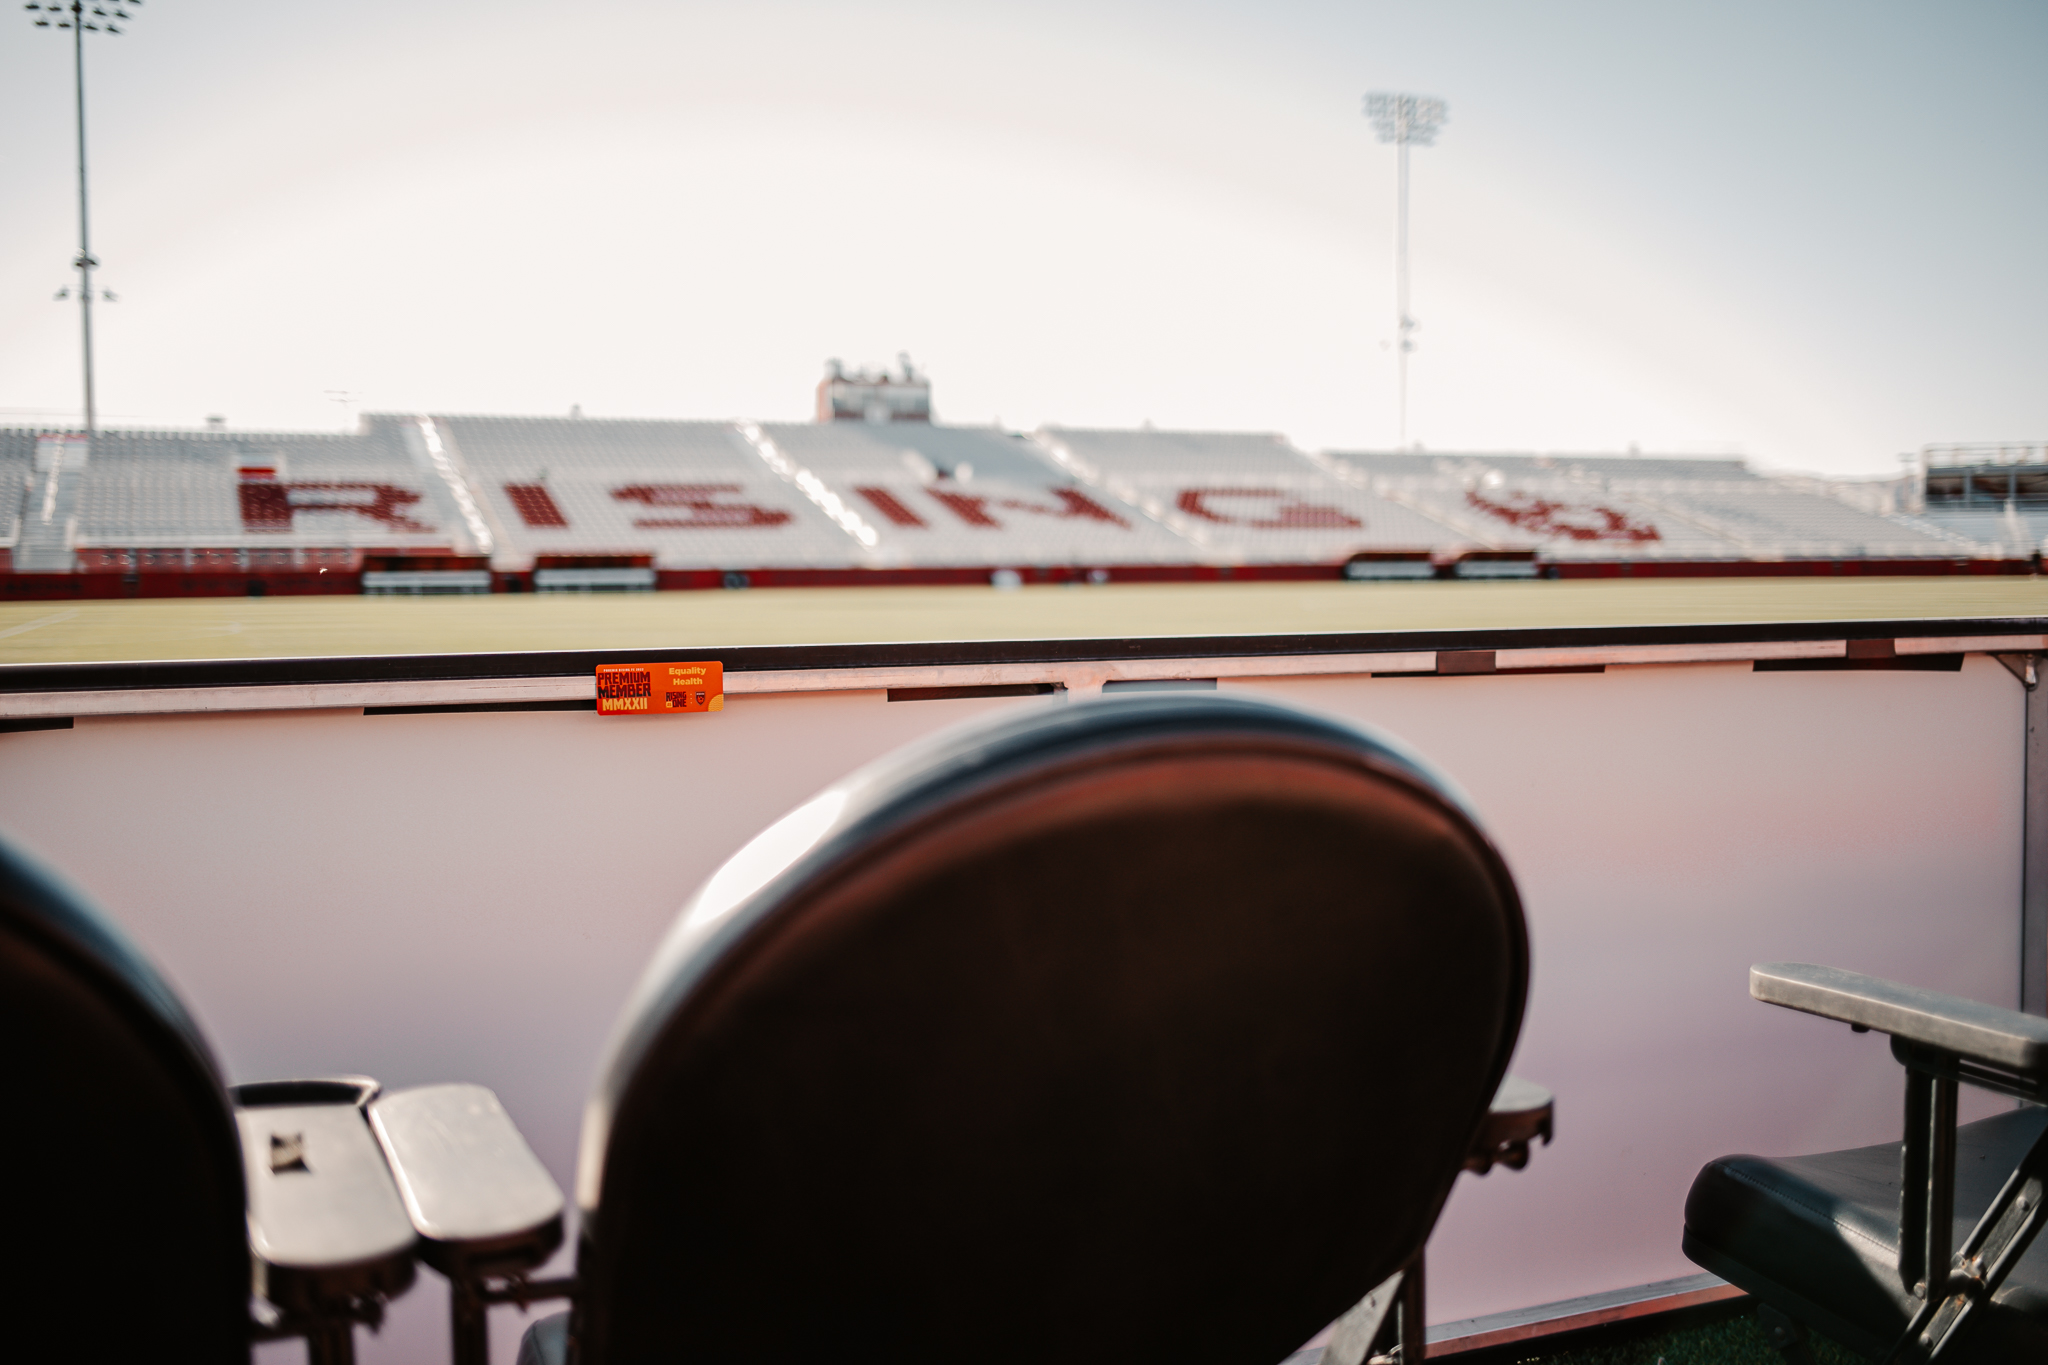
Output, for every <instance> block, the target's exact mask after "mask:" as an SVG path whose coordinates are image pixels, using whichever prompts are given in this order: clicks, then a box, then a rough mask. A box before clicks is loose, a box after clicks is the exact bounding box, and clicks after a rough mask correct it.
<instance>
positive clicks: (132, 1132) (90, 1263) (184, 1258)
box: [0, 844, 249, 1362]
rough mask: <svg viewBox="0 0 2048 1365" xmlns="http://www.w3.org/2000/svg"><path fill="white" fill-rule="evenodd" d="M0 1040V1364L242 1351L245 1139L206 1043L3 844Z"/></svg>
mask: <svg viewBox="0 0 2048 1365" xmlns="http://www.w3.org/2000/svg"><path fill="white" fill-rule="evenodd" d="M0 1037H4V1038H5V1039H6V1053H7V1059H8V1060H7V1086H8V1103H7V1106H6V1119H5V1122H4V1124H0V1131H4V1133H5V1136H4V1138H0V1172H4V1177H5V1179H6V1181H7V1186H8V1194H7V1200H6V1210H7V1212H6V1224H7V1232H6V1236H7V1239H8V1241H9V1243H10V1246H9V1248H8V1250H9V1253H10V1254H9V1256H8V1258H7V1259H8V1263H9V1265H10V1267H11V1268H10V1269H9V1271H8V1274H7V1300H8V1302H9V1303H10V1304H11V1305H13V1307H14V1310H15V1311H13V1312H10V1313H9V1315H8V1321H7V1323H6V1325H5V1327H4V1328H0V1332H4V1336H5V1340H6V1342H7V1354H8V1355H9V1357H10V1358H18V1359H22V1360H80V1361H100V1360H104V1361H124V1362H125V1361H151V1360H192V1361H226V1360H243V1361H246V1360H247V1359H248V1358H249V1344H248V1338H249V1328H248V1303H249V1252H248V1232H247V1228H246V1224H245V1221H244V1212H243V1210H244V1201H243V1191H242V1169H241V1159H240V1155H239V1152H240V1148H239V1146H238V1143H237V1139H236V1136H235V1128H234V1120H233V1117H232V1114H231V1111H230V1109H229V1106H228V1099H227V1095H226V1092H225V1091H224V1090H223V1089H222V1086H221V1082H220V1078H219V1075H218V1073H217V1072H216V1070H215V1068H214V1065H213V1061H212V1059H211V1057H210V1056H209V1055H208V1053H207V1049H206V1045H205V1043H204V1042H203V1041H202V1040H201V1039H200V1036H199V1033H198V1030H197V1029H196V1028H195V1027H194V1026H193V1023H192V1020H191V1019H190V1017H189V1016H188V1015H187V1014H186V1013H185V1010H184V1008H183V1007H182V1006H181V1005H180V1004H179V1003H178V1000H177V997H176V996H175V995H174V994H172V992H171V990H170V988H169V987H168V986H167V985H166V984H165V983H164V981H163V979H162V978H161V977H160V976H158V975H157V973H156V971H155V970H154V969H153V968H151V966H150V965H149V963H148V962H147V961H146V960H145V959H144V958H143V957H142V955H141V954H140V953H138V952H137V951H136V950H135V948H134V947H133V946H132V945H130V944H129V943H128V942H127V940H126V939H125V938H124V937H123V936H122V935H121V934H120V933H119V932H118V931H117V930H116V929H114V927H113V926H112V925H110V924H109V923H108V922H107V921H106V920H105V919H103V918H102V917H101V916H100V915H99V914H97V913H96V912H95V911H93V910H92V908H91V907H90V906H89V905H87V904H86V903H85V901H84V900H83V899H82V898H80V897H79V896H78V895H77V893H76V892H74V891H72V890H71V889H70V888H68V887H66V886H64V885H63V884H62V883H60V882H59V881H57V880H56V879H55V878H53V877H52V876H51V875H50V874H49V873H47V872H45V871H44V870H42V869H41V868H39V867H36V866H35V865H34V864H32V863H31V862H29V861H28V860H27V859H25V858H24V857H22V856H21V855H20V854H19V853H17V852H15V851H14V850H12V849H10V848H8V847H7V846H6V845H5V844H0Z"/></svg>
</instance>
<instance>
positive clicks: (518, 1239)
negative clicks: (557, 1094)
mask: <svg viewBox="0 0 2048 1365" xmlns="http://www.w3.org/2000/svg"><path fill="white" fill-rule="evenodd" d="M369 1117H370V1127H371V1128H372V1129H373V1130H375V1132H376V1134H377V1141H378V1142H379V1143H381V1144H382V1145H383V1148H384V1156H385V1159H386V1160H388V1161H389V1162H390V1163H391V1172H392V1175H393V1176H395V1177H396V1179H397V1181H398V1189H399V1193H400V1195H401V1197H402V1198H403V1199H404V1201H405V1210H406V1214H407V1216H408V1217H410V1218H411V1220H412V1225H413V1227H414V1228H415V1229H417V1230H418V1232H419V1235H420V1259H422V1260H424V1261H425V1262H426V1263H427V1264H428V1265H430V1266H432V1267H434V1269H436V1270H438V1271H440V1272H441V1273H442V1274H443V1275H445V1276H447V1278H448V1283H449V1287H450V1290H451V1292H450V1294H449V1305H448V1307H449V1316H450V1327H451V1333H452V1338H453V1344H454V1362H455V1365H487V1362H488V1361H489V1359H490V1337H489V1333H488V1330H487V1328H486V1324H485V1314H486V1310H487V1309H488V1308H489V1307H490V1305H491V1304H494V1303H517V1304H519V1305H520V1306H521V1307H524V1306H526V1305H527V1304H528V1303H531V1302H534V1301H536V1300H540V1299H551V1298H564V1297H571V1296H573V1295H574V1292H575V1285H574V1282H573V1281H571V1280H565V1279H558V1280H545V1281H534V1280H530V1279H528V1278H527V1275H528V1273H529V1272H531V1271H533V1270H537V1269H539V1268H540V1266H541V1265H543V1264H544V1263H545V1262H546V1261H547V1259H548V1258H549V1257H550V1256H552V1255H553V1254H554V1253H555V1249H556V1248H558V1247H559V1246H561V1244H562V1212H563V1201H562V1191H561V1187H560V1186H558V1185H556V1184H555V1181H554V1178H553V1177H552V1176H550V1175H549V1174H548V1172H547V1168H546V1167H545V1166H543V1165H541V1163H540V1158H538V1157H536V1156H535V1155H534V1154H533V1149H532V1148H531V1147H529V1146H527V1145H526V1139H525V1138H524V1137H522V1136H521V1135H520V1132H519V1129H518V1127H517V1126H516V1125H514V1124H513V1122H512V1116H511V1115H510V1114H507V1113H506V1112H505V1107H504V1106H503V1105H501V1104H500V1103H498V1097H497V1096H496V1095H494V1094H492V1093H491V1092H490V1091H489V1090H487V1089H485V1088H484V1087H483V1086H480V1085H425V1086H420V1087H419V1088H417V1089H414V1090H401V1091H398V1092H397V1093H395V1094H390V1095H386V1096H384V1097H383V1098H381V1099H379V1100H377V1101H375V1102H374V1103H372V1104H371V1105H370V1110H369ZM494 1280H495V1281H498V1282H499V1283H495V1284H494V1283H492V1281H494Z"/></svg>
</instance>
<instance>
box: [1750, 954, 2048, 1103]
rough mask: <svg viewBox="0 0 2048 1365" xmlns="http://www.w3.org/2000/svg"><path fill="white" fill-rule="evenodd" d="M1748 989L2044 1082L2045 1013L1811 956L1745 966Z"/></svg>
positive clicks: (2047, 1055) (2047, 1053) (2047, 1062)
mask: <svg viewBox="0 0 2048 1365" xmlns="http://www.w3.org/2000/svg"><path fill="white" fill-rule="evenodd" d="M1749 993H1750V994H1751V995H1752V996H1754V997H1755V998H1757V999H1758V1000H1761V1001H1763V1002H1764V1003H1765V1004H1769V1005H1783V1006H1784V1007H1785V1008H1787V1009H1794V1010H1800V1011H1802V1012H1804V1013H1807V1014H1817V1015H1819V1016H1820V1017H1821V1018H1823V1019H1836V1020H1839V1021H1841V1022H1842V1023H1845V1024H1847V1025H1849V1026H1850V1027H1851V1028H1854V1029H1857V1030H1859V1031H1863V1030H1869V1031H1873V1032H1877V1033H1885V1034H1889V1035H1891V1036H1892V1038H1894V1039H1896V1040H1899V1041H1901V1042H1904V1043H1908V1044H1913V1045H1915V1046H1917V1047H1919V1048H1923V1049H1928V1050H1931V1051H1933V1052H1936V1053H1944V1054H1947V1055H1949V1056H1952V1057H1956V1058H1960V1059H1961V1060H1963V1061H1966V1062H1973V1063H1976V1064H1978V1065H1980V1066H1985V1067H1989V1068H1992V1069H1993V1070H1995V1071H2000V1072H2005V1073H2007V1074H2009V1075H2011V1076H2015V1077H2019V1078H2022V1079H2025V1080H2029V1081H2032V1082H2035V1083H2036V1084H2040V1083H2042V1082H2048V1019H2042V1018H2038V1017H2036V1016H2034V1015H2031V1014H2021V1013H2020V1012H2019V1011H2018V1010H2008V1009H2000V1008H1999V1007H1998V1006H1996V1005H1986V1004H1982V1003H1980V1002H1978V1001H1975V1000H1965V999H1963V998H1962V997H1960V996H1954V995H1943V994H1942V993H1941V992H1939V991H1930V990H1922V989H1921V988H1920V987H1918V986H1907V985H1902V984H1900V983H1899V982H1896V981H1886V980H1885V979H1884V978H1882V977H1876V976H1864V975H1862V974H1861V973H1859V972H1846V971H1843V970H1841V969H1840V968H1838V967H1821V966H1816V965H1814V964H1812V963H1809V962H1764V963H1759V964H1757V965H1756V966H1754V967H1751V968H1750V969H1749Z"/></svg>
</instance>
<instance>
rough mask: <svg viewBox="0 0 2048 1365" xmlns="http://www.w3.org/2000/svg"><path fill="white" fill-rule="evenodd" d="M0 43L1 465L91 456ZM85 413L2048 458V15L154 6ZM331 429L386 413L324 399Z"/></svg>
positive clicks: (65, 172) (181, 2)
mask: <svg viewBox="0 0 2048 1365" xmlns="http://www.w3.org/2000/svg"><path fill="white" fill-rule="evenodd" d="M10 13H11V17H9V15H8V14H0V108H4V119H0V186H4V199H0V202H4V204H5V212H4V213H0V424H22V423H29V422H38V421H57V420H64V419H66V417H67V415H68V417H69V420H76V418H75V414H76V411H77V407H78V404H79V398H78V378H77V318H76V311H75V307H72V306H67V305H64V304H60V303H56V302H53V301H52V300H51V295H52V294H54V293H55V292H56V291H57V290H58V289H59V288H61V287H63V286H64V285H65V284H66V283H67V280H68V278H69V271H68V269H67V266H68V262H69V260H70V254H71V251H72V243H73V240H74V233H75V230H76V229H75V220H74V212H75V208H74V199H73V187H72V180H71V174H72V172H71V154H72V145H71V120H70V99H71V87H70V65H69V46H68V41H69V40H68V35H66V36H63V37H60V36H59V35H58V34H56V33H55V32H54V31H51V30H38V29H35V28H33V27H31V25H30V22H29V18H28V16H27V15H26V14H24V13H22V12H21V11H19V10H18V9H16V10H12V11H10ZM87 67H88V70H87V81H88V96H89V118H90V120H91V129H90V132H91V154H92V158H93V169H94V177H93V186H94V195H95V206H94V207H95V212H94V218H95V226H94V247H95V250H96V252H97V254H98V255H99V256H100V258H101V260H102V262H103V263H104V265H103V271H102V275H101V282H102V283H103V285H104V286H105V287H107V288H109V289H112V290H113V291H115V293H116V294H118V295H119V296H120V302H118V303H116V304H112V305H109V306H106V307H104V308H102V309H101V310H99V317H100V323H101V326H100V331H101V349H100V392H101V398H100V408H101V412H102V414H103V415H104V418H105V420H107V421H108V422H109V423H110V424H118V425H141V424H150V425H172V426H196V425H199V424H200V423H201V422H202V421H203V420H204V418H205V417H206V415H207V414H209V413H220V414H223V415H225V416H226V418H227V420H228V423H229V425H230V427H231V428H242V429H250V428H257V427H285V428H329V429H334V428H339V427H340V426H342V425H344V423H345V422H347V421H348V420H349V412H350V411H351V410H353V411H370V410H386V411H389V410H403V411H412V410H418V411H439V412H492V413H542V414H546V413H566V412H567V411H568V410H569V407H570V405H571V404H581V405H582V408H583V410H584V411H585V412H586V413H588V414H590V415H592V416H648V417H695V418H727V417H750V418H756V419H796V418H802V417H805V416H807V415H808V413H809V407H810V402H811V390H812V387H813V385H814V384H815V382H816V380H817V377H818V375H819V373H820V371H821V367H822V364H823V362H824V361H825V359H826V358H827V357H830V356H837V357H841V358H843V359H845V360H847V361H848V362H851V363H859V362H870V363H874V362H884V361H890V360H893V358H894V357H895V355H896V354H897V353H898V352H899V351H908V352H909V353H910V354H911V355H912V356H913V358H914V359H915V360H916V361H917V363H918V364H919V365H920V367H922V368H924V369H926V370H928V371H929V373H930V374H931V376H932V378H933V383H934V394H935V401H936V404H937V407H938V410H939V415H940V417H941V419H942V420H945V421H950V422H961V423H984V422H991V421H997V420H1000V421H1001V422H1002V423H1003V424H1004V425H1006V426H1010V427H1018V428H1029V427H1032V426H1036V425H1037V424H1039V423H1041V422H1051V423H1059V424H1065V425H1110V426H1128V425H1136V424H1138V423H1140V422H1144V421H1151V422H1153V423H1156V424H1157V425H1160V426H1172V427H1194V428H1207V429H1259V430H1277V431H1282V432H1285V433H1287V434H1288V435H1290V436H1291V437H1293V438H1294V439H1295V440H1296V441H1297V442H1300V443H1302V444H1304V445H1308V446H1311V447H1336V448H1356V447H1368V446H1370V447H1386V446H1390V445H1391V444H1393V442H1394V439H1395V424H1394V379H1393V362H1392V355H1391V353H1390V352H1389V351H1388V350H1387V349H1385V343H1386V342H1387V340H1388V339H1389V338H1390V336H1391V332H1392V314H1393V281H1392V265H1391V258H1392V245H1391V244H1392V236H1393V183H1394V154H1393V151H1392V149H1391V148H1389V147H1385V146H1382V145H1379V144H1378V143H1377V142H1376V141H1375V139H1374V137H1373V134H1372V131H1371V128H1370V126H1369V125H1368V124H1367V123H1366V121H1365V119H1364V118H1363V116H1362V114H1361V112H1360V102H1361V97H1362V96H1363V95H1364V94H1365V93H1366V92H1367V91H1369V90H1376V89H1391V90H1407V91H1413V92H1417V93H1423V94H1429V95H1435V96H1439V97H1441V98H1443V99H1445V100H1446V101H1448V103H1449V105H1450V122H1449V124H1448V126H1447V127H1446V128H1445V129H1444V131H1443V134H1442V136H1441V137H1440V139H1439V142H1438V145H1437V146H1435V147H1433V148H1427V149H1420V150H1418V151H1416V152H1415V153H1414V172H1413V174H1414V181H1413V193H1414V227H1413V233H1414V248H1413V279H1414V284H1413V290H1414V313H1415V316H1416V317H1417V318H1419V319H1420V321H1421V323H1422V329H1421V331H1420V333H1419V334H1418V338H1419V343H1420V345H1419V349H1418V350H1417V352H1416V354H1415V356H1414V358H1413V370H1412V381H1411V382H1412V388H1411V400H1410V401H1411V423H1410V434H1411V437H1412V439H1414V440H1416V441H1419V442H1421V443H1422V444H1423V445H1424V446H1426V447H1428V448H1432V449H1443V450H1449V449H1509V450H1566V449H1578V450H1602V449H1605V450H1616V449H1622V448H1625V447H1627V446H1628V445H1630V444H1631V443H1634V444H1637V445H1640V446H1641V447H1642V448H1643V449H1644V450H1645V451H1680V452H1696V451H1716V452H1731V453H1741V454H1745V455H1748V456H1750V457H1751V458H1753V459H1755V460H1757V461H1758V462H1759V463H1761V464H1764V465H1766V466H1770V467H1776V468H1787V469H1807V470H1819V471H1827V472H1835V473H1871V474H1876V473H1887V472H1893V471H1895V470H1896V469H1897V467H1898V465H1897V457H1898V455H1899V454H1900V453H1901V452H1905V451H1909V450H1913V449H1916V448H1917V447H1919V446H1920V445H1922V444H1925V443H1929V442H1950V441H1972V440H2010V441H2017V440H2034V441H2041V440H2044V439H2048V383H2044V382H2043V381H2044V379H2048V364H2044V361H2048V250H2044V246H2048V145H2044V143H2048V137H2044V134H2048V82H2044V81H2043V80H2042V79H2041V72H2042V71H2043V70H2044V69H2048V6H2043V5H2041V4H2039V3H2013V4H1944V5H1939V6H1936V5H1927V4H1916V5H1897V4H1877V3H1844V4H1795V5H1786V4H1760V3H1751V4H1740V3H1735V4H1731V3H1714V4H1693V5H1677V4H1646V3H1636V4H1617V3H1528V2H1527V0H1513V2H1510V3H1436V4H1420V3H1399V4H1389V3H1349V4H1337V3H1278V2H1277V0H1267V2H1266V3H1262V4H1258V5H1252V4H1238V5H1219V4H1203V3H1187V2H1186V0H1181V2H1180V3H1173V4H1167V3H1142V2H1136V0H1092V2H1091V3H1088V4H1061V3H1038V4H1032V5H1013V6H991V5H971V4H962V3H949V4H937V3H931V4H923V3H906V2H905V0H869V3H864V4H860V5H846V4H842V5H822V4H796V3H778V2H777V0H752V2H751V3H748V4H743V5H742V4H724V5H716V6H714V5H704V4H686V3H677V2H676V0H663V2H662V3H654V2H653V0H614V2H613V3H609V4H602V5H581V6H577V5H563V4H559V3H547V4H542V3H531V2H529V0H493V2H492V3H490V4H483V3H473V2H472V0H448V3H442V4H431V5H430V4H419V3H413V4H400V3H394V2H393V0H348V3H339V2H338V0H328V3H325V4H315V3H311V2H310V0H272V3H268V4H261V5H258V4H253V3H247V2H246V0H244V2H243V3H236V2H235V0H147V3H146V4H145V5H144V6H143V7H142V8H141V9H140V10H139V11H138V12H137V14H136V17H135V19H134V20H133V22H132V23H131V24H130V25H129V31H128V32H127V33H126V34H124V35H122V36H120V37H112V38H110V37H105V36H89V37H88V53H87ZM332 391H342V392H344V393H346V394H348V395H351V396H352V397H353V408H352V409H351V408H350V407H346V406H344V405H343V404H341V403H338V402H337V401H335V400H334V399H333V398H332V397H330V393H331V392H332Z"/></svg>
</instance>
